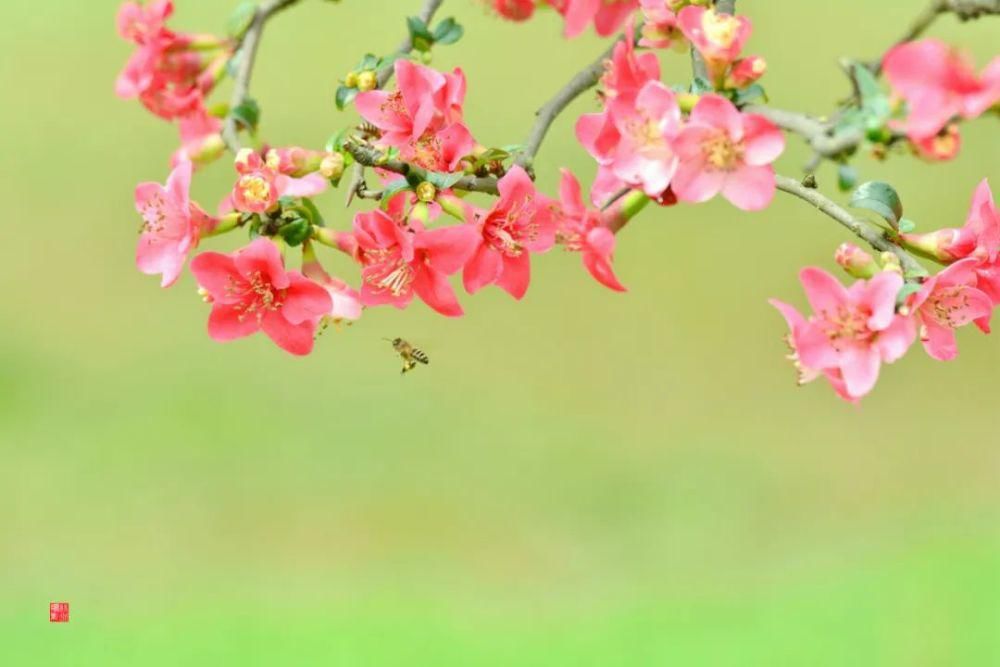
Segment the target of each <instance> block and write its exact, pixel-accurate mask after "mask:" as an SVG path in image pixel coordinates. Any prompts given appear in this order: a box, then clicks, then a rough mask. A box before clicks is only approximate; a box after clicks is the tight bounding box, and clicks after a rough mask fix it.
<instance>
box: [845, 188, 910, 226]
mask: <svg viewBox="0 0 1000 667" xmlns="http://www.w3.org/2000/svg"><path fill="white" fill-rule="evenodd" d="M851 206H853V207H854V208H863V209H867V210H869V211H874V212H875V213H877V214H879V215H880V216H882V217H883V218H885V220H886V221H887V222H888V223H889V225H890V226H892V228H893V229H898V225H899V219H900V218H902V217H903V202H902V200H901V199H900V198H899V194H898V193H897V192H896V190H895V189H894V188H893V187H892V186H891V185H889V184H888V183H882V182H879V181H869V182H867V183H863V184H861V185H860V186H859V187H858V189H857V190H855V191H854V194H853V195H852V196H851Z"/></svg>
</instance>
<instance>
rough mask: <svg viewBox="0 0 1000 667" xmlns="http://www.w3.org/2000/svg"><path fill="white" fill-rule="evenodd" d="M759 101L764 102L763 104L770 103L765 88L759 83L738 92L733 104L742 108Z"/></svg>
mask: <svg viewBox="0 0 1000 667" xmlns="http://www.w3.org/2000/svg"><path fill="white" fill-rule="evenodd" d="M757 100H762V101H763V102H767V101H768V99H767V91H765V90H764V86H762V85H760V84H759V83H753V84H750V85H749V86H747V87H746V88H744V89H743V90H739V91H737V92H736V99H734V100H733V102H734V103H735V104H736V106H738V107H742V106H746V105H747V104H751V103H753V102H756V101H757Z"/></svg>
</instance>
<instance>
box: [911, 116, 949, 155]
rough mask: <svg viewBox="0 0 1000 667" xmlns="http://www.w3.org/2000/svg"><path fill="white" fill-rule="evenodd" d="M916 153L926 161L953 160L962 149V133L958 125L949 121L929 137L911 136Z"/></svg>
mask: <svg viewBox="0 0 1000 667" xmlns="http://www.w3.org/2000/svg"><path fill="white" fill-rule="evenodd" d="M910 143H911V144H912V145H913V147H914V148H915V149H916V153H917V155H918V156H919V157H920V158H922V159H924V160H926V161H928V162H947V161H948V160H954V159H955V157H956V156H957V155H958V153H959V151H960V150H962V135H961V134H960V133H959V131H958V126H957V125H955V124H954V123H949V124H948V125H946V126H945V128H944V129H943V130H941V131H940V132H938V133H937V134H935V135H932V136H929V137H920V138H911V139H910Z"/></svg>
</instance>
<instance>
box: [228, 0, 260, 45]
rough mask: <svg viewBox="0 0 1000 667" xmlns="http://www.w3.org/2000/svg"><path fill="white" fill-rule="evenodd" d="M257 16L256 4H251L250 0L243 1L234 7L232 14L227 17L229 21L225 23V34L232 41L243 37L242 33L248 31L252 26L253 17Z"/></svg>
mask: <svg viewBox="0 0 1000 667" xmlns="http://www.w3.org/2000/svg"><path fill="white" fill-rule="evenodd" d="M256 14H257V3H255V2H251V1H250V0H245V1H244V2H241V3H240V4H238V5H237V6H236V9H234V10H233V13H232V14H230V15H229V20H228V21H226V32H227V33H228V34H229V36H230V37H232V38H233V39H239V38H241V37H243V35H244V33H246V31H247V30H249V29H250V26H251V25H252V24H253V19H254V16H256Z"/></svg>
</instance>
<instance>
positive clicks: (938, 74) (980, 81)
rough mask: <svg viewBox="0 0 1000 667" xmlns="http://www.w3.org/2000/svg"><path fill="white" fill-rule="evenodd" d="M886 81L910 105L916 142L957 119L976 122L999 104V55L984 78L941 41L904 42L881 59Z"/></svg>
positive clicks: (910, 124)
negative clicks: (958, 117)
mask: <svg viewBox="0 0 1000 667" xmlns="http://www.w3.org/2000/svg"><path fill="white" fill-rule="evenodd" d="M883 67H884V69H885V75H886V78H887V79H888V80H889V83H890V84H891V85H892V87H893V89H894V90H895V91H896V92H897V93H898V94H899V95H900V96H901V97H903V98H904V99H905V100H906V101H907V102H908V103H909V108H910V112H909V116H908V117H907V119H906V123H905V128H906V132H907V134H908V135H909V136H910V138H911V139H913V140H919V139H922V138H926V137H932V136H934V135H936V134H937V133H938V132H939V131H940V130H941V129H942V128H943V127H945V125H947V124H948V122H949V121H950V120H951V119H952V118H954V117H956V116H961V117H963V118H975V117H977V116H979V115H980V114H982V113H983V112H984V111H986V110H987V109H989V108H990V107H991V106H993V105H994V104H996V103H997V102H998V101H1000V56H997V57H996V58H994V59H993V60H992V61H991V62H990V64H989V65H988V66H987V67H986V70H985V71H984V73H983V74H982V75H981V76H980V75H977V74H976V71H975V67H974V64H973V63H972V61H971V60H970V59H969V57H968V56H966V55H965V54H963V53H961V52H959V51H957V50H955V49H953V48H952V47H951V46H949V45H948V44H946V43H944V42H942V41H940V40H937V39H923V40H920V41H916V42H906V43H904V44H900V45H899V46H896V47H894V48H893V49H892V50H890V51H889V53H887V54H886V56H885V59H884V60H883Z"/></svg>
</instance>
